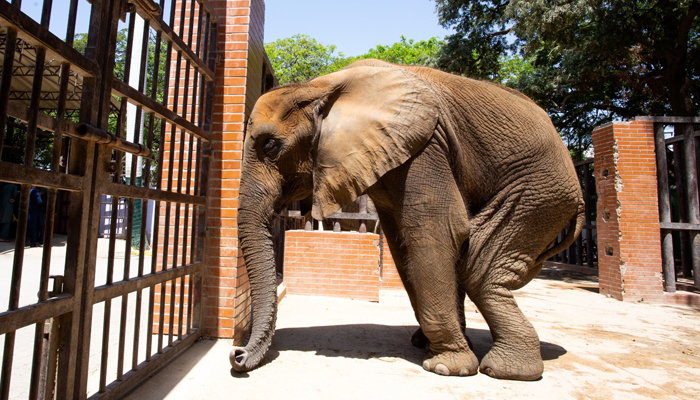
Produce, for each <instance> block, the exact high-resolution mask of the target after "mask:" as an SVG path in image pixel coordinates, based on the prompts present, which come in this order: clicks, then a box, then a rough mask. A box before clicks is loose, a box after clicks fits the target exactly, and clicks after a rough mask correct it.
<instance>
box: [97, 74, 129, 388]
mask: <svg viewBox="0 0 700 400" xmlns="http://www.w3.org/2000/svg"><path fill="white" fill-rule="evenodd" d="M125 72H126V71H125ZM125 117H126V101H124V100H122V102H121V107H120V110H119V118H118V119H117V136H119V137H124V122H125V119H126V118H125ZM122 157H123V156H122V152H121V151H118V150H117V151H115V159H116V160H115V161H116V164H117V168H116V171H115V173H114V182H115V183H119V182H121V171H122ZM118 220H119V198H118V197H117V196H113V197H112V215H111V218H110V228H109V247H108V250H107V279H106V282H105V284H107V285H111V284H112V283H114V255H115V250H116V239H117V222H118ZM125 229H128V227H126V228H125ZM125 262H126V256H125ZM104 304H105V305H104V307H105V311H104V320H103V324H102V353H101V362H100V389H99V391H100V392H104V391H105V388H106V387H107V364H108V362H109V336H110V331H109V330H110V326H111V317H112V300H111V299H107V300H105V302H104ZM121 357H123V356H122V355H121V352H119V354H117V359H119V358H121Z"/></svg>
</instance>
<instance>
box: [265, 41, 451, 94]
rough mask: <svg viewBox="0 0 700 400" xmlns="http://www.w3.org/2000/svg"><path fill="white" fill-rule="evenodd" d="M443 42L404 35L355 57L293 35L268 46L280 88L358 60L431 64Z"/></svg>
mask: <svg viewBox="0 0 700 400" xmlns="http://www.w3.org/2000/svg"><path fill="white" fill-rule="evenodd" d="M442 44H443V42H442V41H440V40H438V39H437V38H434V37H433V38H430V39H428V40H421V41H418V42H416V41H414V40H413V39H406V37H405V36H401V39H400V41H398V42H396V43H394V44H392V45H387V46H384V45H377V46H376V47H374V48H372V49H370V50H369V51H368V52H367V53H365V54H361V55H359V56H355V57H345V56H344V55H343V53H340V52H339V53H337V54H335V49H336V47H335V46H333V45H330V46H324V45H323V44H321V43H319V42H318V41H317V40H316V39H313V38H311V37H309V36H307V35H301V34H299V35H294V36H292V37H290V38H285V39H278V40H275V41H274V42H270V43H267V44H265V50H266V51H267V55H268V57H269V58H270V64H272V68H273V69H274V71H275V75H276V76H277V80H278V82H279V83H280V84H281V85H285V84H288V83H294V82H303V81H307V80H309V79H313V78H316V77H318V76H321V75H324V74H328V73H331V72H335V71H337V70H339V69H341V68H343V67H345V66H347V65H349V64H351V63H353V62H355V61H358V60H363V59H367V58H376V59H379V60H384V61H388V62H392V63H397V64H408V65H428V64H430V63H431V62H432V60H433V57H434V56H435V54H437V52H438V50H439V49H440V47H441V46H442Z"/></svg>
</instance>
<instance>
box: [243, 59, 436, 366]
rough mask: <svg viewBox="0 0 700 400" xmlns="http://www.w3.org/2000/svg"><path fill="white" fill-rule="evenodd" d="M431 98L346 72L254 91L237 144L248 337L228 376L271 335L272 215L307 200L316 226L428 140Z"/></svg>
mask: <svg viewBox="0 0 700 400" xmlns="http://www.w3.org/2000/svg"><path fill="white" fill-rule="evenodd" d="M437 118H438V103H437V100H436V97H435V94H434V92H433V90H432V88H431V87H430V85H428V84H427V83H426V82H425V81H424V80H422V79H421V78H419V77H418V76H417V75H415V74H414V73H412V72H409V71H406V70H404V69H401V68H398V67H392V66H389V65H388V64H387V65H386V66H383V67H378V66H367V65H360V66H353V67H351V68H347V69H344V70H341V71H339V72H336V73H333V74H329V75H326V76H322V77H319V78H317V79H314V80H311V81H309V82H306V83H302V84H295V85H290V86H285V87H281V88H278V89H275V90H273V91H271V92H269V93H267V94H265V95H263V96H262V97H261V98H260V99H259V100H258V102H257V104H256V105H255V108H254V109H253V112H252V113H251V115H250V120H249V122H248V127H247V136H246V139H245V143H244V155H243V158H244V160H243V166H242V174H241V187H240V201H239V209H238V210H239V212H238V226H239V239H240V247H241V250H242V251H243V256H244V258H245V262H246V266H247V269H248V276H249V280H250V288H251V301H252V332H251V336H250V339H249V340H248V343H247V345H246V346H245V347H236V348H234V349H233V350H232V351H231V355H230V360H231V365H232V366H233V368H234V369H235V370H236V371H248V370H250V369H253V368H255V367H256V366H257V365H258V363H259V362H260V360H261V359H262V358H263V356H264V355H265V353H266V352H267V350H268V348H269V346H270V343H271V340H272V335H273V334H274V329H275V319H276V312H277V301H276V300H277V297H276V279H275V265H274V255H273V243H272V235H271V231H270V227H271V221H272V216H273V212H274V211H280V210H282V209H283V208H284V207H286V206H287V205H288V204H289V203H290V202H292V201H295V200H300V199H303V198H305V197H308V196H309V195H310V194H313V208H312V215H313V217H314V218H315V219H318V220H321V219H323V218H324V217H325V216H327V215H329V214H331V213H333V212H335V211H336V210H338V209H339V208H340V207H341V206H343V205H344V204H346V203H349V202H351V201H353V200H354V199H355V198H357V196H359V195H361V194H362V193H363V192H364V191H365V190H366V189H367V188H368V187H370V186H371V185H373V184H374V183H376V182H377V180H379V178H381V177H382V175H384V174H385V173H386V172H388V171H390V170H392V169H394V168H396V167H398V166H399V165H401V164H402V163H404V162H406V161H407V160H408V159H409V158H410V157H411V156H412V155H413V154H415V153H416V152H418V151H419V150H420V149H421V148H422V147H423V146H424V145H425V143H426V142H427V141H428V139H430V137H431V135H432V134H433V131H434V129H435V126H436V123H437Z"/></svg>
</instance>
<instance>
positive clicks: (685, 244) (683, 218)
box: [669, 126, 693, 277]
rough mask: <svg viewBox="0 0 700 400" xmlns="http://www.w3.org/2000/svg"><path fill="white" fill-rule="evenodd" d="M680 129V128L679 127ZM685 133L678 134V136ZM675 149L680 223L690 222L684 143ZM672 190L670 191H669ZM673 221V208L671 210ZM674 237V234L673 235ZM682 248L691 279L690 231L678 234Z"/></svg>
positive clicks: (675, 145)
mask: <svg viewBox="0 0 700 400" xmlns="http://www.w3.org/2000/svg"><path fill="white" fill-rule="evenodd" d="M677 127H678V128H680V126H677ZM682 134H683V133H682V132H680V129H679V132H678V136H680V135H682ZM672 148H673V164H674V172H675V178H676V199H677V201H678V217H679V222H689V219H688V202H687V198H688V195H687V193H686V189H687V188H686V186H685V184H684V183H685V160H684V156H683V142H676V143H673V145H672ZM669 190H670V189H669ZM671 220H673V208H672V209H671ZM672 235H673V233H672ZM678 236H679V239H680V247H681V265H682V269H683V275H684V276H685V275H686V272H687V273H688V275H687V277H690V271H692V269H693V257H692V251H691V249H690V234H689V232H688V231H680V232H678ZM673 258H674V265H675V258H676V257H675V255H674V257H673Z"/></svg>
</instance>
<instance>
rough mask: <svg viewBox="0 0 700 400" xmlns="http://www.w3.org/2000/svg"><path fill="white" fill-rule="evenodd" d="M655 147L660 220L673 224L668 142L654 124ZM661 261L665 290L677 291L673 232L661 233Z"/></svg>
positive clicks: (658, 124) (658, 126) (662, 129)
mask: <svg viewBox="0 0 700 400" xmlns="http://www.w3.org/2000/svg"><path fill="white" fill-rule="evenodd" d="M654 147H655V151H656V177H657V182H658V186H657V189H658V197H659V219H660V220H661V222H662V223H663V222H671V197H670V193H669V187H668V164H667V160H666V142H665V141H664V125H663V124H661V123H654ZM661 243H662V244H661V260H662V266H663V275H664V290H665V291H667V292H675V291H676V271H675V267H674V265H673V237H672V236H671V232H668V231H661Z"/></svg>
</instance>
